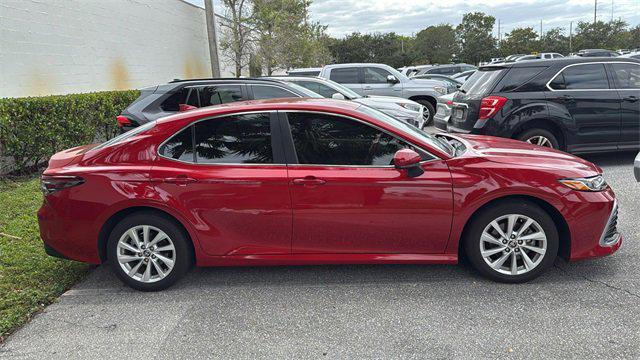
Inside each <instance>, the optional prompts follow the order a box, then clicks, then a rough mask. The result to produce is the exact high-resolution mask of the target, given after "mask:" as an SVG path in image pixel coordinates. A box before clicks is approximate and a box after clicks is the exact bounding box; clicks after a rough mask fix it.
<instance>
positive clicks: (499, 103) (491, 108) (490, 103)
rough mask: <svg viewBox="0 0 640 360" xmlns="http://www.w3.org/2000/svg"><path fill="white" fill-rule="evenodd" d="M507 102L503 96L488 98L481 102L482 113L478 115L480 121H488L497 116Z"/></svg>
mask: <svg viewBox="0 0 640 360" xmlns="http://www.w3.org/2000/svg"><path fill="white" fill-rule="evenodd" d="M506 102H507V99H506V98H503V97H502V96H487V97H486V98H484V99H482V100H481V101H480V113H479V114H478V119H479V120H486V119H488V118H490V117H492V116H493V115H495V114H496V113H497V112H498V111H499V110H500V109H502V107H503V106H504V104H505V103H506Z"/></svg>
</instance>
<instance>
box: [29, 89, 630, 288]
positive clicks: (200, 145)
mask: <svg viewBox="0 0 640 360" xmlns="http://www.w3.org/2000/svg"><path fill="white" fill-rule="evenodd" d="M42 190H43V192H44V195H45V196H44V203H43V205H42V208H41V209H40V211H39V212H38V219H39V222H40V232H41V236H42V239H43V240H44V243H45V248H46V250H47V252H48V253H49V254H51V255H54V256H61V257H65V258H69V259H74V260H78V261H83V262H89V263H102V262H105V261H107V260H109V262H110V264H111V266H112V268H113V270H114V272H115V273H116V275H117V276H118V277H119V278H120V279H122V280H123V281H124V282H125V283H127V284H128V285H130V286H132V287H134V288H136V289H140V290H159V289H164V288H166V287H168V286H170V285H171V284H172V283H174V282H175V281H176V280H178V279H179V278H180V277H182V276H183V275H184V274H185V273H186V272H187V270H188V269H189V267H190V266H191V265H192V264H194V263H195V264H196V265H200V266H236V265H303V264H346V263H357V264H364V263H367V264H370V263H396V264H398V263H411V264H441V263H449V264H453V263H456V262H457V261H458V259H459V258H460V257H466V258H467V259H468V260H469V261H470V263H471V264H472V265H473V266H474V267H475V268H476V269H477V270H478V271H479V272H480V273H482V274H483V275H485V276H487V277H489V278H491V279H494V280H497V281H503V282H523V281H527V280H530V279H533V278H535V277H537V276H538V275H540V274H541V273H542V272H543V271H544V270H545V269H546V268H548V267H549V266H551V265H552V263H553V261H554V259H555V258H556V256H557V255H561V256H563V257H565V258H567V259H569V260H578V259H583V258H589V257H595V256H602V255H607V254H611V253H613V252H615V251H616V250H617V249H618V248H619V247H620V245H621V241H622V239H621V236H620V234H619V233H618V231H617V228H616V222H617V205H616V200H615V196H614V193H613V191H612V190H611V188H609V186H608V185H607V184H606V183H605V181H604V180H603V178H602V170H601V169H600V168H598V167H597V166H595V165H593V164H592V163H589V162H587V161H584V160H581V159H579V158H577V157H575V156H572V155H569V154H566V153H563V152H559V151H555V150H551V149H548V148H542V147H538V146H536V145H531V144H527V143H524V142H519V141H515V140H508V139H502V138H493V137H484V136H472V135H449V134H442V135H438V136H435V137H434V136H431V135H428V134H426V133H424V132H422V131H421V130H418V129H417V128H415V127H412V126H411V125H408V124H405V123H403V122H400V121H397V120H395V119H393V118H391V117H389V116H387V115H385V114H383V113H381V112H378V111H376V110H374V109H371V108H368V107H366V106H363V105H360V104H356V103H353V102H343V101H336V100H329V99H306V100H305V99H296V100H291V99H285V100H271V101H260V102H245V103H232V104H229V105H222V106H216V107H210V108H203V109H199V110H193V111H189V112H185V113H182V114H178V115H174V116H171V117H167V118H164V119H160V120H158V121H154V122H150V123H148V124H145V125H143V126H141V127H138V128H136V129H135V130H132V131H130V132H128V133H125V134H123V135H120V136H118V137H116V138H114V139H112V140H110V141H107V142H106V143H104V144H101V145H97V146H96V145H89V146H81V147H78V148H74V149H70V150H66V151H63V152H60V153H58V154H55V155H54V156H53V157H52V158H51V160H50V161H49V167H48V168H47V170H46V171H45V172H44V174H43V176H42Z"/></svg>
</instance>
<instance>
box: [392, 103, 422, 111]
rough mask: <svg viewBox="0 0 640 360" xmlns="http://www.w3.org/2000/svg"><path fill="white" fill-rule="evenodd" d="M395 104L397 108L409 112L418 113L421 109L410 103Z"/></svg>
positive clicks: (417, 105) (419, 106)
mask: <svg viewBox="0 0 640 360" xmlns="http://www.w3.org/2000/svg"><path fill="white" fill-rule="evenodd" d="M396 104H397V105H399V106H402V107H403V108H405V109H407V110H409V111H415V112H419V111H420V108H421V107H422V105H419V104H412V103H396Z"/></svg>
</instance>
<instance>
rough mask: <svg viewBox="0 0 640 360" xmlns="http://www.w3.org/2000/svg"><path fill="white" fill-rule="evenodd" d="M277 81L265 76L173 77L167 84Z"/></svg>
mask: <svg viewBox="0 0 640 360" xmlns="http://www.w3.org/2000/svg"><path fill="white" fill-rule="evenodd" d="M269 81H271V82H277V80H275V79H267V78H255V77H249V78H233V77H232V78H198V79H174V80H172V81H169V84H185V83H187V84H188V83H198V84H201V83H219V82H224V83H229V82H237V83H241V84H242V83H255V82H269Z"/></svg>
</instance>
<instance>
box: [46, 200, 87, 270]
mask: <svg viewBox="0 0 640 360" xmlns="http://www.w3.org/2000/svg"><path fill="white" fill-rule="evenodd" d="M63 211H64V210H63ZM38 224H39V227H40V238H41V239H42V241H43V243H44V249H45V252H46V253H47V254H48V255H50V256H54V257H58V258H61V259H69V260H76V261H81V262H86V263H92V264H99V263H100V259H99V257H98V254H97V236H96V235H95V231H94V229H93V224H92V223H90V222H87V221H83V220H82V219H77V218H75V219H74V218H72V217H69V216H66V215H65V214H62V213H59V212H58V211H56V209H54V207H52V206H50V205H49V204H48V203H47V202H46V201H45V202H44V203H43V204H42V206H41V207H40V210H38Z"/></svg>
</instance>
